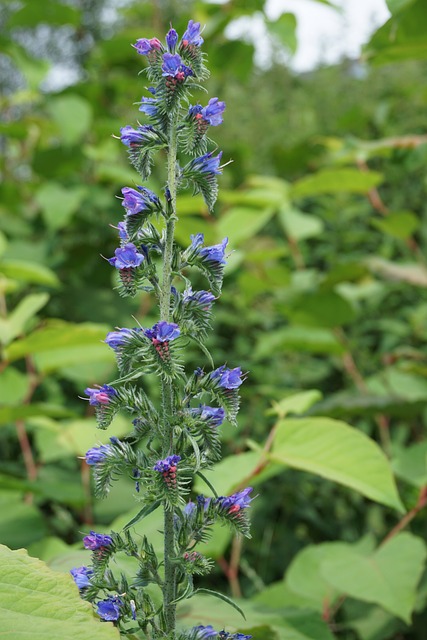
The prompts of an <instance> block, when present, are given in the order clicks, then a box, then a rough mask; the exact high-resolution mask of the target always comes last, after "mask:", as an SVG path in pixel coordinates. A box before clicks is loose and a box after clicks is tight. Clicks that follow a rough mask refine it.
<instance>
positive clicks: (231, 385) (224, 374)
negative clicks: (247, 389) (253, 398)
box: [211, 364, 243, 389]
mask: <svg viewBox="0 0 427 640" xmlns="http://www.w3.org/2000/svg"><path fill="white" fill-rule="evenodd" d="M241 375H242V370H241V368H240V367H235V368H234V369H228V368H227V367H226V366H225V364H223V365H222V366H221V367H218V369H215V371H212V373H211V378H212V380H218V385H219V386H220V387H224V389H237V387H240V385H241V384H242V382H243V380H242V379H241Z"/></svg>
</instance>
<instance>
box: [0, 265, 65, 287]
mask: <svg viewBox="0 0 427 640" xmlns="http://www.w3.org/2000/svg"><path fill="white" fill-rule="evenodd" d="M0 273H3V274H4V275H5V276H6V277H7V278H13V279H15V280H23V281H24V282H30V283H32V284H42V285H45V286H46V287H55V288H56V287H59V284H60V283H59V280H58V278H57V276H56V274H55V273H54V272H53V271H51V270H50V269H48V268H47V267H45V266H43V265H42V264H38V263H36V262H27V261H25V260H1V261H0Z"/></svg>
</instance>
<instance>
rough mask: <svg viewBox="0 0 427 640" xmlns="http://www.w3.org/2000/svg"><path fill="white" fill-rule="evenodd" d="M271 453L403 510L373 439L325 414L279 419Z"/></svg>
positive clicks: (282, 460)
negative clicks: (322, 415)
mask: <svg viewBox="0 0 427 640" xmlns="http://www.w3.org/2000/svg"><path fill="white" fill-rule="evenodd" d="M270 457H271V459H272V460H273V461H275V462H281V463H282V464H285V465H287V466H290V467H293V468H295V469H302V470H304V471H310V472H311V473H315V474H317V475H320V476H322V477H324V478H328V479H329V480H333V481H335V482H339V483H341V484H343V485H345V486H347V487H350V488H352V489H354V490H356V491H358V492H359V493H361V494H362V495H364V496H366V497H368V498H370V499H371V500H375V501H377V502H380V503H381V504H385V505H387V506H389V507H392V508H394V509H397V510H398V511H400V512H404V507H403V505H402V502H401V500H400V498H399V495H398V493H397V489H396V485H395V482H394V478H393V474H392V472H391V467H390V464H389V462H388V460H387V458H386V456H385V455H384V454H383V452H382V451H381V449H380V448H379V446H378V445H377V444H376V443H375V442H374V441H373V440H371V439H370V438H368V437H367V436H366V435H365V434H364V433H362V432H360V431H358V430H357V429H354V428H353V427H350V426H349V425H347V424H346V423H345V422H340V421H338V420H331V419H328V418H302V419H286V420H282V421H281V422H279V424H278V428H277V430H276V434H275V439H274V443H273V449H272V453H271V454H270Z"/></svg>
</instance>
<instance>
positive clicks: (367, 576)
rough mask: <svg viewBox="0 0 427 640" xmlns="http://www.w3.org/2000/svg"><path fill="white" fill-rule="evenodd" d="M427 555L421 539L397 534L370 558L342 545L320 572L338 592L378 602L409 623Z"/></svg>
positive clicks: (410, 535) (408, 534)
mask: <svg viewBox="0 0 427 640" xmlns="http://www.w3.org/2000/svg"><path fill="white" fill-rule="evenodd" d="M426 556H427V552H426V547H425V543H424V541H423V540H421V539H420V538H417V537H415V536H413V535H412V534H410V533H400V534H398V535H396V536H395V537H394V538H392V539H391V540H389V541H388V542H387V543H386V544H384V545H382V546H381V547H379V548H378V549H377V550H376V551H375V552H374V553H373V554H372V555H370V556H369V557H361V556H360V554H358V553H355V551H354V549H352V548H351V546H350V545H347V548H346V545H344V544H343V545H342V547H341V548H340V549H339V550H337V552H336V555H335V556H334V557H333V558H329V559H328V560H326V561H325V562H324V563H323V564H322V567H321V571H322V575H323V576H324V577H325V578H326V580H327V581H328V582H329V583H330V584H332V585H333V586H334V587H335V588H336V589H338V590H339V591H340V592H341V593H345V594H347V595H349V596H351V597H352V598H356V599H359V600H364V601H365V602H374V603H376V604H379V605H380V606H382V607H384V609H386V611H389V612H390V613H392V614H394V615H395V616H397V617H399V618H401V619H402V620H404V621H405V622H406V623H407V624H410V621H411V613H412V610H413V609H414V606H415V600H416V587H417V584H418V581H419V580H420V578H421V575H422V572H423V568H424V563H425V560H426Z"/></svg>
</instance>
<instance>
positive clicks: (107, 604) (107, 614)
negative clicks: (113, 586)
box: [96, 596, 123, 622]
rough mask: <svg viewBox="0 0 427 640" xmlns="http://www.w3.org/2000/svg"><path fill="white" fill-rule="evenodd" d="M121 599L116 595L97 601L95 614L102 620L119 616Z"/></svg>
mask: <svg viewBox="0 0 427 640" xmlns="http://www.w3.org/2000/svg"><path fill="white" fill-rule="evenodd" d="M122 604H123V601H122V600H121V599H120V598H118V597H117V596H116V597H114V598H107V599H106V600H101V601H100V602H98V606H97V609H96V612H97V614H98V615H99V617H100V618H102V619H103V620H108V621H111V622H112V621H114V620H118V619H119V618H120V606H121V605H122Z"/></svg>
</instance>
